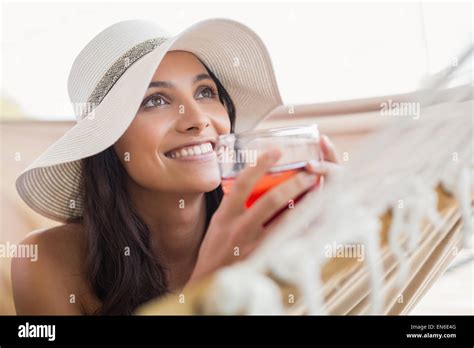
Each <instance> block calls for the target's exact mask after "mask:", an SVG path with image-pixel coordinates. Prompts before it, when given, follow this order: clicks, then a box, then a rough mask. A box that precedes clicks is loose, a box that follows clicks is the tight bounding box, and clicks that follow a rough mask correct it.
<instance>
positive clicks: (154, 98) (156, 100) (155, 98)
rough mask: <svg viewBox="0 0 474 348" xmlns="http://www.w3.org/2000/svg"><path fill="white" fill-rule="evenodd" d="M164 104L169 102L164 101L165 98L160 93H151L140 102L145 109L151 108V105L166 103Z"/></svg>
mask: <svg viewBox="0 0 474 348" xmlns="http://www.w3.org/2000/svg"><path fill="white" fill-rule="evenodd" d="M166 104H169V103H168V102H167V101H166V99H165V98H163V96H162V95H160V94H153V95H151V96H149V97H148V98H147V99H145V100H144V102H143V103H142V107H144V108H145V109H147V108H153V107H156V106H163V105H166Z"/></svg>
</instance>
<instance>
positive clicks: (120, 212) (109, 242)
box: [69, 65, 236, 315]
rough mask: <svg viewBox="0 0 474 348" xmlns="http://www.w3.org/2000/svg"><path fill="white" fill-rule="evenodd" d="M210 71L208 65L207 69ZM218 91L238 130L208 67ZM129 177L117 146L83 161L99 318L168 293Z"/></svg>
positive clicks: (212, 197)
mask: <svg viewBox="0 0 474 348" xmlns="http://www.w3.org/2000/svg"><path fill="white" fill-rule="evenodd" d="M204 66H205V65H204ZM206 69H207V71H208V73H209V75H210V76H211V77H212V79H213V80H214V82H215V83H216V85H217V90H218V94H219V99H220V102H221V103H222V104H223V105H224V106H225V108H226V110H227V113H228V115H229V119H230V123H231V132H233V131H234V125H235V113H236V112H235V106H234V103H233V102H232V99H231V97H230V95H229V94H228V92H227V91H226V90H225V88H224V86H223V85H222V84H221V82H220V81H219V80H218V79H217V77H216V76H215V75H214V74H213V73H212V71H211V70H209V69H208V68H207V67H206ZM127 175H128V174H127V172H126V170H125V168H124V167H123V165H122V163H121V162H120V159H119V158H118V156H117V155H116V153H115V151H114V149H113V146H110V147H109V148H107V149H106V150H104V151H102V152H100V153H98V154H96V155H94V156H91V157H88V158H85V159H83V160H82V193H83V199H84V204H83V206H84V211H83V216H82V217H80V218H76V219H71V220H69V222H79V223H82V224H83V227H84V230H85V236H86V241H87V242H86V245H87V256H86V259H85V266H86V269H85V270H86V272H87V278H88V281H89V283H90V285H91V287H92V289H93V291H94V292H95V295H96V296H97V298H98V299H99V300H100V301H101V307H100V308H99V309H98V310H97V311H96V313H95V314H103V315H120V314H125V315H129V314H131V313H132V312H133V311H134V310H135V309H136V308H137V306H139V305H140V304H142V303H144V302H146V301H148V300H150V299H153V298H155V297H159V296H162V295H164V294H166V293H167V292H168V286H167V282H166V277H165V269H164V266H163V265H162V263H161V260H160V257H159V255H155V254H154V253H153V252H152V249H151V240H150V230H149V228H148V226H147V225H146V224H145V222H144V221H143V220H142V219H141V218H140V216H139V214H138V213H137V211H136V210H135V208H134V207H133V206H132V205H131V204H130V199H129V197H128V193H127V190H126V187H127V186H126V180H127ZM222 196H223V192H222V187H221V186H220V185H219V187H217V188H216V189H215V190H213V191H211V192H207V193H205V198H206V199H205V201H206V212H207V213H206V230H207V227H208V225H209V222H210V220H211V217H212V215H213V214H214V212H215V211H216V209H217V208H218V206H219V204H220V202H221V200H222Z"/></svg>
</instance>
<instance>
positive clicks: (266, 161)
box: [221, 149, 281, 215]
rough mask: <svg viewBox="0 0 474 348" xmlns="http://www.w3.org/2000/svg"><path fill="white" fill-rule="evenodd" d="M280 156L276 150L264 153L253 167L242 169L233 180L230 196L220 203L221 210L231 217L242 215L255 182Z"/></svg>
mask: <svg viewBox="0 0 474 348" xmlns="http://www.w3.org/2000/svg"><path fill="white" fill-rule="evenodd" d="M280 156H281V152H280V150H278V149H273V150H269V151H266V152H264V153H263V154H261V155H260V156H258V158H257V162H256V165H255V166H253V167H252V166H249V167H246V168H245V169H243V170H242V171H241V172H240V173H239V175H238V176H237V178H236V179H235V182H234V184H233V185H232V188H231V192H230V194H229V195H227V196H224V198H223V200H222V203H221V206H222V209H223V210H225V211H226V212H227V213H230V214H233V215H238V214H240V213H242V211H243V210H244V209H245V208H244V206H245V202H246V201H247V199H248V197H249V196H250V194H251V192H252V190H253V188H254V186H255V185H256V183H257V181H258V180H260V178H261V177H262V176H263V175H265V173H266V172H267V171H268V170H269V169H270V167H271V166H272V165H273V164H274V163H275V162H276V161H278V159H279V158H280Z"/></svg>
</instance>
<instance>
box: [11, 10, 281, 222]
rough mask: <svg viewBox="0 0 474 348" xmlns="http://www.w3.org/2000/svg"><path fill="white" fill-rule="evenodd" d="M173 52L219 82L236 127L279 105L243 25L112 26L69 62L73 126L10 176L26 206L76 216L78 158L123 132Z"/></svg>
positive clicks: (261, 53) (267, 64) (259, 51)
mask: <svg viewBox="0 0 474 348" xmlns="http://www.w3.org/2000/svg"><path fill="white" fill-rule="evenodd" d="M174 50H182V51H188V52H191V53H193V54H195V55H196V56H197V57H198V58H199V59H200V60H201V61H202V62H203V63H204V64H205V65H206V66H207V67H208V68H209V69H210V70H211V71H212V72H213V73H214V74H215V75H216V77H217V78H218V79H219V80H220V82H221V83H222V85H223V86H224V87H225V89H226V90H227V92H228V93H229V95H230V96H231V98H232V100H233V102H234V105H235V110H236V119H235V132H242V131H247V130H250V129H252V128H254V127H255V126H256V125H257V124H258V123H259V122H260V121H261V120H262V119H263V118H264V117H265V116H266V115H268V114H269V113H270V112H271V111H272V110H273V109H274V108H276V107H277V106H279V105H281V104H282V101H281V97H280V93H279V91H278V87H277V83H276V79H275V75H274V71H273V67H272V63H271V60H270V57H269V54H268V51H267V49H266V48H265V45H264V44H263V42H262V40H261V39H260V38H259V37H258V36H257V34H256V33H254V32H253V31H252V30H251V29H249V28H248V27H246V26H244V25H243V24H240V23H238V22H235V21H232V20H228V19H210V20H205V21H201V22H198V23H196V24H194V25H192V26H190V27H189V28H187V29H185V30H183V31H182V32H181V33H179V34H178V35H175V36H171V35H169V34H167V33H166V32H165V31H164V30H163V29H162V28H160V27H159V26H158V25H156V24H155V23H154V22H149V21H144V20H129V21H123V22H119V23H116V24H114V25H112V26H110V27H108V28H106V29H105V30H104V31H102V32H100V33H99V34H98V35H97V36H95V37H94V38H93V39H92V40H91V41H90V42H89V43H88V44H87V45H86V46H85V48H84V49H83V50H82V51H81V52H80V53H79V55H78V56H77V58H76V60H75V61H74V63H73V65H72V68H71V72H70V75H69V80H68V92H69V97H70V100H71V102H72V104H73V107H74V112H75V114H76V119H77V124H76V125H75V126H74V127H72V128H71V129H70V130H69V131H68V132H66V133H65V134H64V135H63V136H62V137H61V138H60V139H59V140H57V141H56V142H55V143H54V144H53V145H51V146H50V147H49V148H48V149H47V150H46V151H45V152H44V153H42V154H41V155H40V156H39V157H38V158H37V159H36V160H35V161H34V162H33V163H32V164H31V165H30V166H28V167H27V168H26V169H25V170H24V171H23V172H22V173H21V174H20V175H19V177H18V178H17V180H16V189H17V191H18V193H19V195H20V196H21V198H22V199H23V200H24V201H25V202H26V204H27V205H28V206H29V207H31V208H32V209H33V210H34V211H36V212H38V213H39V214H41V215H43V216H46V217H48V218H51V219H53V220H57V221H61V222H66V221H67V220H68V219H70V218H76V217H80V216H82V212H83V200H82V197H81V159H83V158H86V157H89V156H92V155H95V154H97V153H99V152H101V151H103V150H105V149H107V148H108V147H110V146H111V145H113V144H114V143H115V142H116V141H117V140H118V139H119V138H120V137H121V136H122V134H123V133H124V132H125V131H126V129H127V128H128V126H129V125H130V123H131V122H132V121H133V119H134V117H135V115H136V113H137V111H138V109H139V107H140V104H141V102H142V99H143V97H144V95H145V92H146V90H147V88H148V85H149V83H150V82H151V79H152V77H153V75H154V73H155V71H156V69H157V68H158V65H159V64H160V62H161V60H162V59H163V57H164V56H165V54H166V53H167V52H168V51H174Z"/></svg>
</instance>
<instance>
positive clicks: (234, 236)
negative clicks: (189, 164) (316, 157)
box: [188, 136, 339, 284]
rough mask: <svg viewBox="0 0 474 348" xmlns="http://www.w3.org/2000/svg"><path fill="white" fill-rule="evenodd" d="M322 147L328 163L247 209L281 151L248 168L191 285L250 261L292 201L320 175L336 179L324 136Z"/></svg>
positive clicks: (214, 222) (213, 229)
mask: <svg viewBox="0 0 474 348" xmlns="http://www.w3.org/2000/svg"><path fill="white" fill-rule="evenodd" d="M320 144H321V150H322V155H323V157H324V161H316V162H310V163H308V165H307V166H306V167H305V169H306V170H305V171H301V172H300V173H298V174H296V175H295V176H293V177H292V178H290V179H288V180H287V181H285V182H283V183H282V184H280V185H278V186H276V187H274V188H273V189H271V190H270V191H268V192H266V193H265V194H264V195H262V196H261V197H260V198H259V199H258V200H257V201H256V202H255V203H254V204H253V205H252V206H251V207H250V208H245V202H246V200H247V198H248V197H249V195H250V193H251V191H252V190H253V188H254V186H255V184H256V183H257V182H258V181H259V180H260V179H261V178H262V177H263V176H264V175H265V174H266V173H267V171H268V170H269V169H270V168H271V166H272V165H273V164H274V163H275V162H277V160H278V159H279V157H280V155H281V154H280V151H279V150H278V149H274V150H271V151H268V152H265V153H263V154H262V155H261V156H259V157H258V160H257V164H256V165H255V166H254V167H247V168H245V169H244V170H243V171H242V172H241V173H240V174H239V176H238V177H237V178H236V180H235V183H234V184H233V187H232V190H231V192H230V193H229V194H227V195H225V196H224V198H223V199H222V202H221V204H220V206H219V208H218V209H217V210H216V212H215V213H214V215H213V217H212V219H211V222H210V224H209V227H208V230H207V232H206V235H205V238H204V240H203V242H202V244H201V247H200V250H199V254H198V259H197V262H196V266H195V268H194V271H193V273H192V275H191V278H190V280H189V282H188V284H189V283H191V282H193V281H195V280H197V279H200V278H202V277H204V276H206V275H208V274H210V273H212V272H214V271H216V270H217V269H218V268H220V267H223V266H226V265H229V264H231V263H233V262H236V261H241V260H243V259H244V258H246V257H247V256H248V255H249V254H250V253H251V252H252V251H253V250H254V249H255V248H256V247H257V246H258V245H259V244H260V242H261V241H262V239H263V238H264V237H265V228H264V227H263V225H264V223H265V222H266V221H268V220H269V219H270V218H271V217H272V216H274V215H275V214H276V213H277V212H278V211H280V210H281V209H282V208H283V207H284V206H286V205H288V202H289V201H291V200H293V199H294V198H295V197H297V196H299V195H300V194H302V193H304V192H306V191H308V190H309V189H311V188H312V187H313V186H314V183H315V181H316V177H317V175H323V176H327V175H332V174H331V173H332V172H333V171H336V170H337V169H338V168H337V167H338V165H337V163H338V162H339V161H338V159H337V154H336V151H335V149H334V145H333V144H332V142H331V141H330V140H329V139H328V138H327V137H326V136H323V137H322V139H321V142H320Z"/></svg>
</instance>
